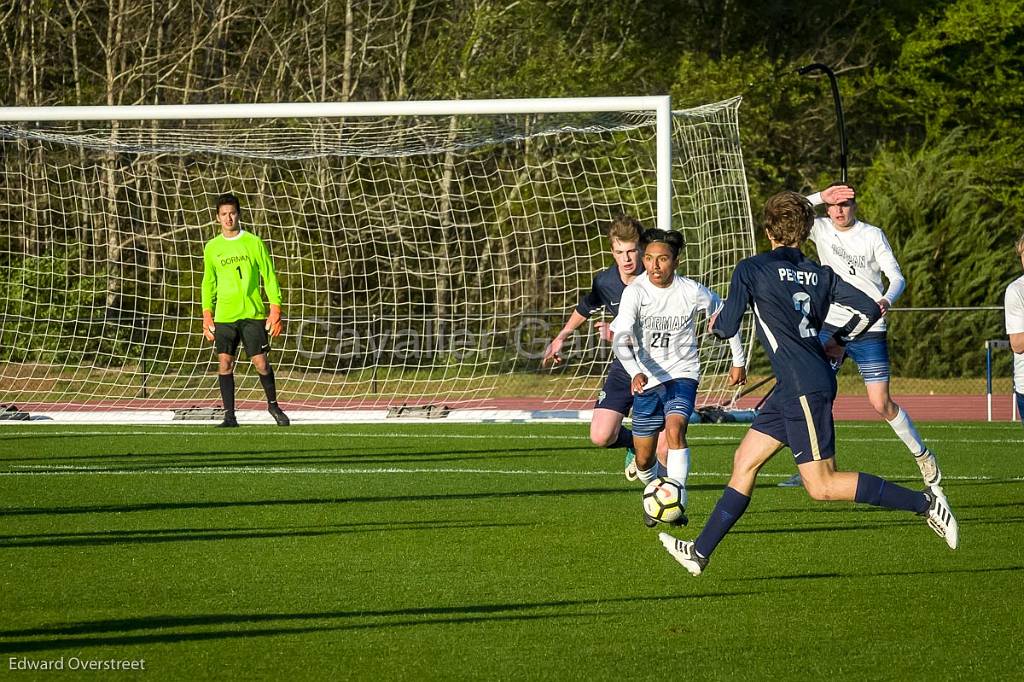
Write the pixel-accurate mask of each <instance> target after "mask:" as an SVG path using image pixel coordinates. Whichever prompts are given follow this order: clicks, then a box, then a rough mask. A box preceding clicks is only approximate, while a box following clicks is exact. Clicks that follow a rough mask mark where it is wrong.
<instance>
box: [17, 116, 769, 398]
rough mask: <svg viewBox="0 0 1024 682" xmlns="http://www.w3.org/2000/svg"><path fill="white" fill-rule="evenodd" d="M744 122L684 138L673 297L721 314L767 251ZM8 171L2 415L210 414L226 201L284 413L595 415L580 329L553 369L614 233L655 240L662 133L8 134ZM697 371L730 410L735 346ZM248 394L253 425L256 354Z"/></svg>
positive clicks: (457, 126)
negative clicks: (259, 277) (448, 410)
mask: <svg viewBox="0 0 1024 682" xmlns="http://www.w3.org/2000/svg"><path fill="white" fill-rule="evenodd" d="M738 108H739V100H738V99H733V100H729V101H726V102H720V103H717V104H711V105H707V106H703V107H699V108H695V109H689V110H685V111H677V112H674V113H673V115H672V155H673V159H672V168H671V178H672V180H671V183H672V184H671V189H672V205H671V217H672V227H674V228H675V229H680V230H682V231H683V232H684V234H685V235H686V239H687V242H688V246H687V248H686V250H685V258H684V264H683V266H682V267H681V273H682V274H685V275H687V276H689V277H692V278H694V279H697V280H698V281H700V282H703V283H705V284H706V285H708V286H710V287H712V288H714V289H716V290H717V291H718V292H719V293H720V294H722V295H723V296H724V295H727V293H728V291H727V290H728V282H729V277H730V274H731V272H732V268H733V266H734V264H735V263H736V262H737V261H738V260H739V259H740V258H742V257H744V256H746V255H749V254H750V253H751V252H752V250H753V234H752V228H751V221H750V213H749V201H748V195H747V186H746V181H745V178H744V171H743V163H742V157H741V151H740V141H739V130H738V124H737V112H738ZM0 150H2V154H3V158H4V163H3V166H2V170H0V172H2V174H3V178H2V182H0V222H2V224H3V226H4V228H3V231H2V234H0V402H2V403H4V404H17V405H18V406H19V407H22V408H27V409H45V410H72V409H73V410H82V409H108V408H132V409H138V408H141V409H145V408H159V409H167V408H168V407H185V406H193V405H196V406H211V407H212V406H215V405H217V404H218V403H219V393H218V390H217V381H216V377H215V374H216V356H215V354H214V351H213V348H212V346H211V344H209V343H207V342H206V341H204V339H203V337H202V335H201V333H200V325H199V319H200V315H201V310H200V304H199V300H200V282H201V280H202V275H203V263H202V252H203V245H204V243H205V242H206V241H207V240H209V239H211V238H213V237H214V236H216V235H217V234H218V233H219V227H218V226H217V224H216V221H215V208H214V203H215V201H216V197H217V196H218V195H219V194H221V193H224V192H228V191H230V192H233V193H235V194H236V195H237V196H239V197H240V198H241V201H242V223H243V227H244V229H247V230H249V231H251V232H254V233H255V234H256V235H258V236H259V237H261V238H262V239H263V240H264V241H265V242H266V244H267V246H268V248H269V249H270V252H271V256H272V259H273V261H274V264H275V267H276V270H277V275H278V280H279V282H280V284H281V288H282V291H283V296H284V304H283V311H284V319H285V331H284V333H283V334H282V336H281V337H279V338H278V339H276V340H275V342H274V344H273V350H272V351H271V355H270V358H271V362H272V364H273V365H274V368H275V372H276V375H277V385H278V393H279V396H280V400H281V402H282V404H283V405H285V406H286V407H303V408H312V409H315V408H352V407H370V406H374V407H380V406H391V405H401V404H410V405H425V404H444V405H448V406H452V407H491V408H493V407H500V406H513V405H516V406H521V407H525V408H527V409H554V408H589V407H590V406H591V405H592V404H593V401H594V398H595V396H596V393H597V391H598V388H599V387H600V385H601V381H602V379H603V377H604V374H605V369H606V367H607V363H608V361H609V358H610V352H609V348H608V346H607V345H606V344H602V343H600V342H599V341H598V340H597V338H596V337H595V336H594V335H593V334H592V333H588V332H587V330H588V329H589V327H585V328H581V330H580V331H579V332H578V333H577V335H576V337H575V339H574V340H573V343H572V344H571V348H570V347H569V346H568V345H567V347H566V350H567V351H568V353H567V355H568V362H567V363H566V365H565V366H564V367H562V368H559V369H558V370H555V371H551V370H542V369H541V368H540V361H539V358H540V355H541V353H542V351H543V349H544V346H545V345H546V343H547V342H548V341H549V340H550V339H551V338H552V337H553V336H554V335H555V334H556V333H557V332H558V330H559V329H560V328H561V326H562V325H563V324H564V322H565V320H566V319H567V317H568V315H569V313H570V312H571V310H572V309H573V307H574V306H575V305H576V303H577V301H578V300H579V297H580V295H581V294H582V293H584V292H585V291H586V290H587V289H588V288H589V287H590V284H591V279H592V276H593V275H594V274H595V273H596V272H597V271H599V270H600V269H602V268H605V267H607V266H608V265H609V264H610V263H611V259H610V255H609V251H608V244H607V242H606V239H605V237H604V234H603V233H604V229H605V227H606V226H607V224H608V222H609V221H610V219H611V218H612V217H613V216H614V215H615V214H617V213H619V212H625V213H630V214H632V215H635V216H636V217H638V218H639V219H640V220H641V221H642V222H644V224H646V225H648V226H651V227H653V226H655V224H656V216H657V207H656V188H657V154H656V148H655V114H654V112H651V111H632V112H631V111H624V112H610V113H572V114H535V115H531V114H514V115H513V114H509V115H461V116H411V115H408V116H391V117H370V116H360V117H350V118H311V119H298V118H292V119H278V120H273V119H270V120H214V121H210V120H205V121H196V120H177V121H168V120H159V121H114V122H93V121H89V122H65V123H60V122H57V123H11V122H7V123H4V122H2V121H0ZM749 331H750V330H749V328H747V329H745V332H746V333H747V334H748V335H749ZM701 358H702V362H703V363H704V368H705V377H704V380H703V381H702V384H701V397H700V401H699V402H701V403H702V404H706V403H717V402H720V401H722V400H725V399H727V398H728V397H729V396H730V395H731V392H730V390H729V389H727V388H726V387H725V384H724V377H725V373H726V372H727V371H728V367H729V354H728V347H727V345H726V344H723V343H719V342H717V341H714V340H708V341H706V342H705V343H704V344H703V348H702V350H701ZM236 375H237V385H238V401H239V407H240V408H244V407H246V406H247V405H248V406H258V405H259V404H261V403H262V400H263V395H262V390H261V388H260V385H259V382H258V381H257V379H256V376H255V372H254V371H253V370H252V369H251V367H249V366H248V362H247V361H246V360H245V358H244V354H243V357H242V358H241V362H239V365H238V369H237V370H236Z"/></svg>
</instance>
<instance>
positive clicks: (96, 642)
mask: <svg viewBox="0 0 1024 682" xmlns="http://www.w3.org/2000/svg"><path fill="white" fill-rule="evenodd" d="M763 593H764V592H763V591H762V590H757V591H739V590H738V591H724V592H704V593H700V594H693V593H688V594H677V595H656V596H636V597H610V598H601V599H579V600H558V601H548V602H533V603H508V604H469V605H463V606H436V607H422V608H405V609H384V610H364V611H357V610H352V611H326V612H314V613H248V614H246V613H241V614H230V613H227V614H203V615H194V616H152V617H143V618H125V619H113V620H96V621H85V622H80V623H69V624H66V625H54V626H49V627H39V628H26V629H21V630H4V631H0V638H5V639H8V640H9V638H25V637H44V638H49V639H33V640H28V641H18V642H12V641H2V642H0V653H15V652H28V651H45V650H50V649H65V648H86V647H93V646H128V645H140V644H156V643H176V642H187V641H202V640H216V639H233V638H250V637H268V636H275V635H295V634H302V633H310V632H329V631H343V630H359V629H383V628H393V627H410V626H419V625H428V626H429V625H454V624H469V623H473V624H478V623H487V622H502V621H532V620H550V619H559V618H574V619H578V618H608V617H613V616H617V615H622V613H623V612H621V611H615V610H612V609H609V608H604V607H609V606H617V605H623V604H636V605H638V606H642V605H645V604H648V603H655V604H663V603H665V602H666V601H682V600H691V599H705V598H709V599H719V598H729V597H749V596H757V595H762V594H763ZM547 610H551V611H555V612H554V613H536V612H538V611H547ZM308 621H311V622H308ZM366 621H370V622H366ZM289 623H295V624H296V627H286V625H287V624H289ZM263 624H274V625H276V627H247V626H260V625H263ZM211 627H221V628H226V629H222V630H216V631H212V632H210V631H204V632H188V631H184V632H147V631H163V630H168V629H173V628H211ZM140 632H141V633H144V634H128V633H140ZM99 634H102V635H104V636H100V637H95V636H90V635H99ZM69 635H70V636H69ZM75 635H78V636H75Z"/></svg>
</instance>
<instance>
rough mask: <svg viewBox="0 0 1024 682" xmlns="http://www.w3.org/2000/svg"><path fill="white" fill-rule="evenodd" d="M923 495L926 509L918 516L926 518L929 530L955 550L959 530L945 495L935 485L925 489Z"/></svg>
mask: <svg viewBox="0 0 1024 682" xmlns="http://www.w3.org/2000/svg"><path fill="white" fill-rule="evenodd" d="M924 494H925V496H926V497H927V498H928V509H926V510H925V511H923V512H921V514H920V515H921V516H924V517H925V518H926V520H927V521H928V525H929V526H930V527H931V529H932V530H933V531H935V534H936V535H938V536H939V537H940V538H943V539H944V540H945V541H946V544H947V545H949V548H950V549H956V548H957V545H959V544H960V529H959V527H958V526H957V523H956V518H954V516H953V510H952V509H950V508H949V501H948V500H947V499H946V494H945V493H944V492H943V491H942V488H940V487H939V486H937V485H934V486H931V487H929V488H926V489H925V491H924Z"/></svg>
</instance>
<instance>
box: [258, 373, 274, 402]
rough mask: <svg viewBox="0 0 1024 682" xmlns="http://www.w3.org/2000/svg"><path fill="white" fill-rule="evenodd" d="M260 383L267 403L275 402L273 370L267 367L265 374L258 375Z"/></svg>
mask: <svg viewBox="0 0 1024 682" xmlns="http://www.w3.org/2000/svg"><path fill="white" fill-rule="evenodd" d="M260 383H261V384H262V385H263V392H264V393H266V394H267V404H268V405H276V404H277V384H276V383H274V370H273V369H272V368H270V367H268V368H267V373H266V374H261V375H260Z"/></svg>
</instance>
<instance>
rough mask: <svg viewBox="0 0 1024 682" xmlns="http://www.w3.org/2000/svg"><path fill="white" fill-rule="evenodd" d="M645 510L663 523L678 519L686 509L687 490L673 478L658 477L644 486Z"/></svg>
mask: <svg viewBox="0 0 1024 682" xmlns="http://www.w3.org/2000/svg"><path fill="white" fill-rule="evenodd" d="M644 511H645V512H647V515H648V516H650V517H651V518H652V519H654V520H655V521H660V522H661V523H672V522H673V521H677V520H678V519H679V518H680V517H682V515H683V513H684V512H685V511H686V491H685V490H684V489H683V487H682V486H681V485H679V484H678V483H676V482H675V481H673V480H672V479H671V478H656V479H654V480H653V481H651V482H650V483H648V484H647V487H646V488H644Z"/></svg>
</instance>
